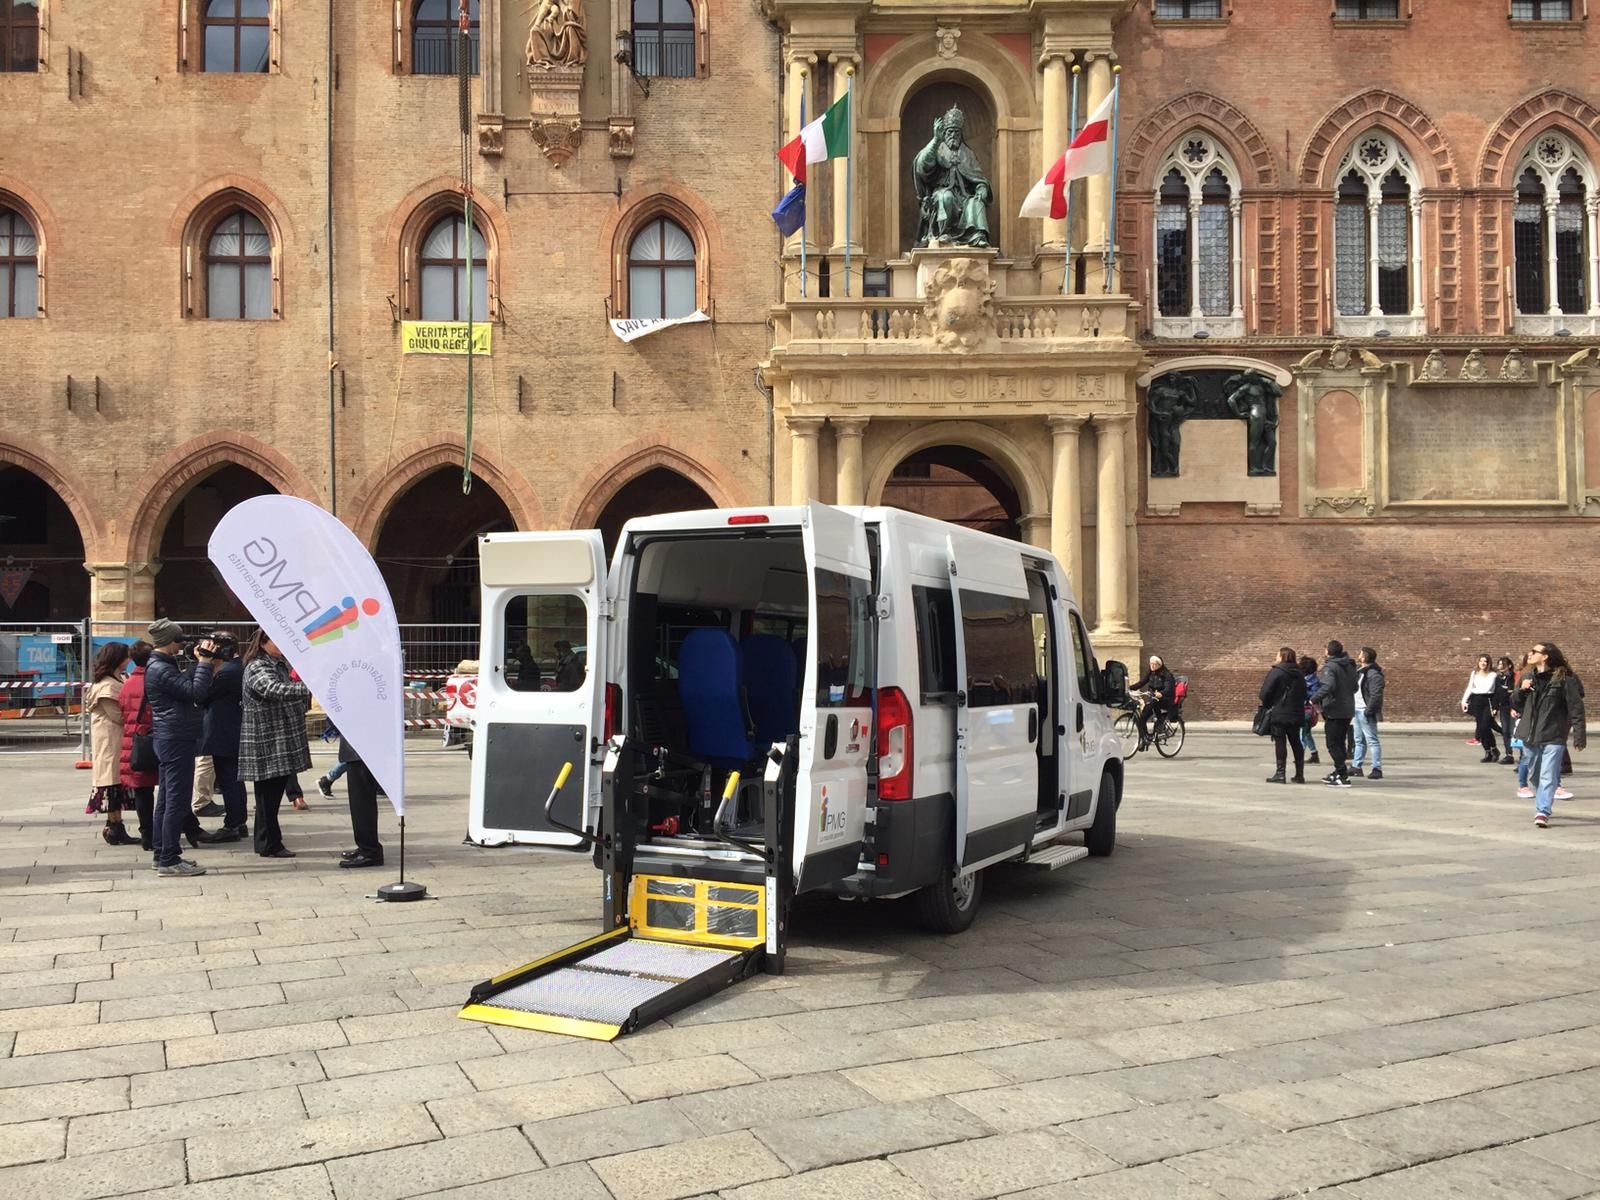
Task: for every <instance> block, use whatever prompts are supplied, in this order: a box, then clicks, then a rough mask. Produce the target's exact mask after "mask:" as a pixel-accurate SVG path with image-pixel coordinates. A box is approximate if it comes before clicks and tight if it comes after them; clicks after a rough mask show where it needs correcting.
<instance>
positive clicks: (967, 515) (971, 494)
mask: <svg viewBox="0 0 1600 1200" xmlns="http://www.w3.org/2000/svg"><path fill="white" fill-rule="evenodd" d="M883 503H884V504H887V505H889V506H891V507H893V508H903V509H905V510H907V511H908V512H916V513H922V514H924V515H925V516H929V517H937V518H938V519H939V520H941V521H949V522H950V523H951V524H954V525H963V526H965V527H966V528H968V529H977V530H981V531H982V532H984V533H997V534H999V535H1000V536H1001V537H1008V538H1013V539H1015V540H1018V541H1020V540H1021V538H1022V501H1021V498H1020V497H1019V496H1018V494H1017V489H1016V487H1015V486H1014V485H1013V484H1012V482H1011V480H1010V479H1009V478H1008V477H1007V475H1006V472H1005V470H1004V468H1002V467H1001V466H1000V465H999V464H998V463H996V462H995V461H994V459H992V458H990V457H989V456H988V455H986V454H984V453H983V452H982V451H981V450H973V449H970V448H968V447H966V446H952V445H944V446H929V447H928V448H927V449H925V450H919V451H917V452H916V453H915V454H911V455H908V456H907V457H905V458H903V459H901V460H900V462H899V463H898V464H896V466H895V468H894V470H893V471H892V472H890V475H889V480H888V482H887V483H886V484H885V485H884V488H883Z"/></svg>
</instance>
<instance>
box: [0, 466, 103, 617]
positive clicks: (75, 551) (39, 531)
mask: <svg viewBox="0 0 1600 1200" xmlns="http://www.w3.org/2000/svg"><path fill="white" fill-rule="evenodd" d="M83 562H84V550H83V533H82V531H81V530H80V529H79V528H78V522H77V521H76V520H75V519H74V518H73V516H72V511H71V510H70V509H69V508H68V507H67V505H66V502H65V501H64V500H62V499H61V497H60V496H59V495H58V494H57V493H56V490H55V489H54V488H52V487H51V486H50V485H49V484H48V483H46V482H45V481H44V480H43V479H40V478H39V477H38V476H37V475H35V474H34V473H33V472H32V471H29V470H27V469H25V468H23V467H19V466H15V465H13V464H11V463H0V624H9V623H11V622H32V621H81V620H83V618H84V617H86V616H88V614H89V575H88V573H87V572H86V571H85V570H84V569H83Z"/></svg>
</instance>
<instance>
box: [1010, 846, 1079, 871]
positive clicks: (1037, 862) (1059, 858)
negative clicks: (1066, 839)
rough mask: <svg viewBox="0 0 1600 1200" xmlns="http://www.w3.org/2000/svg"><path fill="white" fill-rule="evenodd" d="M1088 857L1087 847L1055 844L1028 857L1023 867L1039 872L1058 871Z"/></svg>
mask: <svg viewBox="0 0 1600 1200" xmlns="http://www.w3.org/2000/svg"><path fill="white" fill-rule="evenodd" d="M1088 857H1089V849H1088V847H1087V846H1067V845H1063V844H1062V843H1060V842H1057V843H1056V844H1055V845H1053V846H1046V847H1045V848H1044V849H1043V850H1036V851H1034V852H1033V853H1032V854H1030V855H1029V856H1028V861H1027V863H1026V864H1025V865H1027V866H1030V867H1035V868H1037V869H1039V870H1041V871H1058V870H1060V869H1061V868H1062V867H1064V866H1066V865H1067V864H1068V863H1075V862H1077V861H1078V860H1079V859H1080V858H1088Z"/></svg>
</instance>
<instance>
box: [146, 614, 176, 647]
mask: <svg viewBox="0 0 1600 1200" xmlns="http://www.w3.org/2000/svg"><path fill="white" fill-rule="evenodd" d="M145 636H146V637H148V638H149V639H150V644H151V645H152V646H154V647H155V648H156V649H158V650H159V649H160V648H161V647H162V646H167V645H171V644H172V643H173V642H176V641H178V640H180V639H181V638H182V637H183V626H182V625H179V624H178V623H177V622H176V621H169V620H167V619H166V618H165V617H162V618H160V619H159V620H155V621H151V622H150V626H149V628H148V629H146V630H145Z"/></svg>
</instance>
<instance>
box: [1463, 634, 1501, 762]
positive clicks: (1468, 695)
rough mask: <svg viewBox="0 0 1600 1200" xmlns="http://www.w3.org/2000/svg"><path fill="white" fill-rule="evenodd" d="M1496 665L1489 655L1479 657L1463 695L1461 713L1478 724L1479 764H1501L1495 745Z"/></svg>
mask: <svg viewBox="0 0 1600 1200" xmlns="http://www.w3.org/2000/svg"><path fill="white" fill-rule="evenodd" d="M1499 678H1500V677H1499V676H1498V675H1497V674H1495V669H1494V663H1493V662H1492V661H1491V660H1490V658H1489V656H1488V655H1487V654H1480V655H1478V661H1477V663H1476V665H1474V667H1473V668H1472V674H1470V675H1468V676H1467V690H1466V691H1464V692H1462V693H1461V711H1462V712H1464V713H1470V714H1471V716H1472V719H1473V720H1474V721H1475V722H1476V723H1477V733H1476V734H1475V735H1474V736H1475V737H1476V739H1477V742H1478V745H1480V746H1482V747H1483V757H1482V758H1480V759H1479V760H1478V761H1479V762H1486V763H1492V762H1499V761H1500V752H1499V751H1498V750H1497V749H1495V744H1494V689H1495V686H1496V684H1497V683H1498V681H1499Z"/></svg>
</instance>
